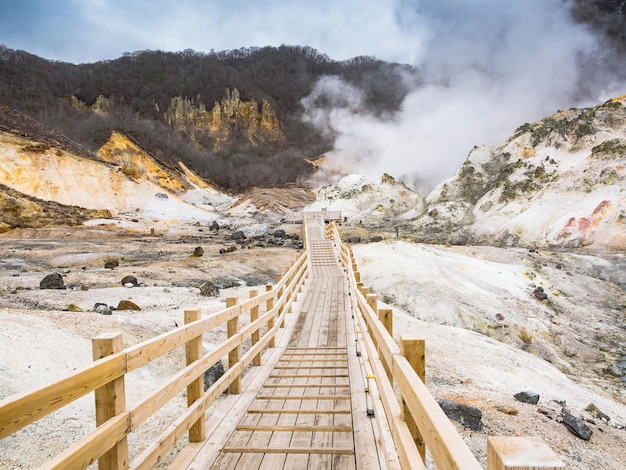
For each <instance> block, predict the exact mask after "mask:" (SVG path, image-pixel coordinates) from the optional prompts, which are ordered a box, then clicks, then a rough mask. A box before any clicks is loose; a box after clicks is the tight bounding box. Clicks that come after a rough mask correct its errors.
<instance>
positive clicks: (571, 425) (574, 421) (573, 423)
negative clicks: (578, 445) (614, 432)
mask: <svg viewBox="0 0 626 470" xmlns="http://www.w3.org/2000/svg"><path fill="white" fill-rule="evenodd" d="M562 415H563V424H564V425H565V427H566V428H567V430H568V431H569V432H571V433H572V434H573V435H574V436H577V437H580V438H581V439H584V440H585V441H588V440H589V439H591V435H592V434H593V431H592V430H591V429H590V428H589V426H587V425H586V424H585V423H584V422H583V420H582V419H579V418H576V417H575V416H574V415H572V414H571V413H570V412H569V411H567V410H566V409H565V408H563V412H562Z"/></svg>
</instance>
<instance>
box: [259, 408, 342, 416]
mask: <svg viewBox="0 0 626 470" xmlns="http://www.w3.org/2000/svg"><path fill="white" fill-rule="evenodd" d="M248 413H253V414H267V415H279V414H286V415H333V414H335V415H349V414H350V413H352V411H351V410H342V409H337V408H334V409H332V410H317V409H313V410H307V409H290V408H283V409H272V408H267V409H258V410H257V409H254V408H251V409H249V410H248Z"/></svg>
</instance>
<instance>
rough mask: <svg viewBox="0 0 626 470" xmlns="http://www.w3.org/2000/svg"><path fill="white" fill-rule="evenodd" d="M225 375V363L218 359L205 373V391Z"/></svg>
mask: <svg viewBox="0 0 626 470" xmlns="http://www.w3.org/2000/svg"><path fill="white" fill-rule="evenodd" d="M223 375H224V364H222V361H217V362H216V363H215V364H213V365H212V366H211V367H210V368H209V370H207V371H206V372H205V373H204V391H205V392H206V391H207V390H208V389H209V387H211V386H212V385H213V384H214V383H215V382H217V381H218V380H219V379H220V378H221V377H222V376H223Z"/></svg>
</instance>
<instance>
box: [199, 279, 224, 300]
mask: <svg viewBox="0 0 626 470" xmlns="http://www.w3.org/2000/svg"><path fill="white" fill-rule="evenodd" d="M219 293H220V290H219V288H218V287H217V286H216V285H215V284H213V283H212V282H211V281H207V282H205V283H204V284H202V285H201V286H200V294H202V295H204V296H205V297H216V296H218V295H219Z"/></svg>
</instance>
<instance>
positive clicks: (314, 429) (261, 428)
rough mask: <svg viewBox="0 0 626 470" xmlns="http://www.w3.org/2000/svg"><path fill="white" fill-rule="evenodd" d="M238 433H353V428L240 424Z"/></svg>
mask: <svg viewBox="0 0 626 470" xmlns="http://www.w3.org/2000/svg"><path fill="white" fill-rule="evenodd" d="M236 430H237V431H253V432H254V431H272V432H352V426H304V425H300V426H297V425H294V426H279V425H276V426H259V425H252V424H240V425H238V426H237V428H236Z"/></svg>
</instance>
